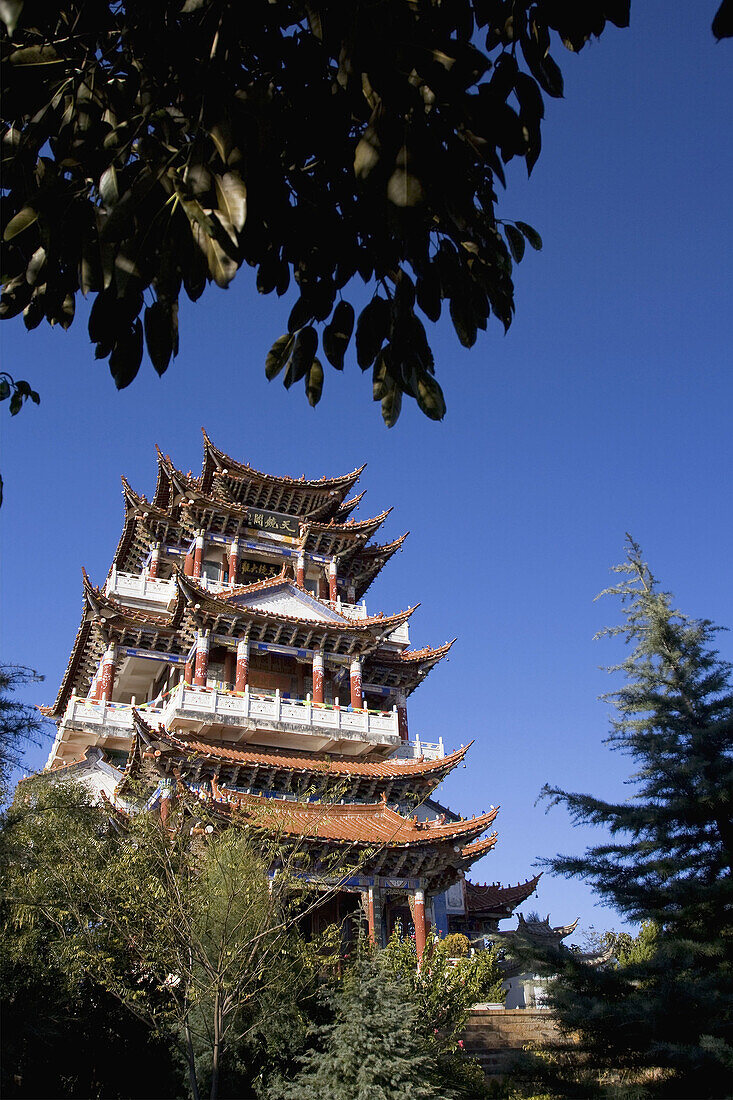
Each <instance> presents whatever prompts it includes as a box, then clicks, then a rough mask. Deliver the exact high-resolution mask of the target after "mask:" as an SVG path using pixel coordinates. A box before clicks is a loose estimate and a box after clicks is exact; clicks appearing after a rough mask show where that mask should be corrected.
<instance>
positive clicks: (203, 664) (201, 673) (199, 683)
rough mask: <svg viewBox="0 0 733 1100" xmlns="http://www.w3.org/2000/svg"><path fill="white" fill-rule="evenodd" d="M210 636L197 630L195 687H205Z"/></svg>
mask: <svg viewBox="0 0 733 1100" xmlns="http://www.w3.org/2000/svg"><path fill="white" fill-rule="evenodd" d="M210 644H211V635H210V634H209V632H208V631H206V632H204V631H203V630H199V632H198V634H197V636H196V665H195V668H194V677H193V682H194V685H195V686H196V687H206V673H207V672H208V670H209V646H210Z"/></svg>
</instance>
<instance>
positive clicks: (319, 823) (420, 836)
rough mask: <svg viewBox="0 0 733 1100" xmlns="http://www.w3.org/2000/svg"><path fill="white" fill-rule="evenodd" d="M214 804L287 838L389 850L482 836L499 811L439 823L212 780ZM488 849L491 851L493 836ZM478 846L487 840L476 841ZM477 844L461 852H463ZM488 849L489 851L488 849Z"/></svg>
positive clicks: (376, 807)
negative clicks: (277, 795) (224, 805)
mask: <svg viewBox="0 0 733 1100" xmlns="http://www.w3.org/2000/svg"><path fill="white" fill-rule="evenodd" d="M211 785H212V791H213V794H214V799H215V801H223V802H226V803H229V804H234V805H236V806H237V807H238V808H239V810H240V811H241V812H242V813H243V814H244V815H245V816H246V817H247V818H249V820H250V821H251V822H252V823H253V824H255V825H258V826H260V827H261V828H265V829H268V830H272V831H278V832H280V833H283V834H286V835H289V836H300V837H306V838H313V839H317V840H320V841H335V842H346V843H354V844H387V845H388V846H389V847H394V846H407V845H424V844H430V845H432V844H435V843H438V842H441V841H446V842H451V841H462V840H465V839H472V838H474V837H477V836H480V835H481V834H482V833H484V832H485V831H486V829H487V828H488V827H489V825H490V824H491V823H492V821H493V820H494V818H495V817H496V815H497V813H498V808H497V809H493V810H490V811H489V813H487V814H481V815H480V816H479V817H475V818H470V819H468V820H461V821H457V822H448V823H445V824H438V823H436V822H427V821H417V820H416V819H415V818H406V817H402V815H401V814H398V813H397V812H396V811H395V810H392V809H390V807H389V806H388V805H387V804H386V802H375V803H367V804H364V803H346V804H344V805H343V806H342V805H331V804H328V803H318V802H294V801H290V800H289V799H282V800H281V799H274V798H272V799H270V798H262V797H260V796H258V795H250V794H241V793H239V792H237V791H231V790H227V789H226V788H224V789H221V790H220V789H219V788H218V787H217V786H216V782H215V780H213V779H212V784H211ZM487 839H488V841H491V843H490V844H489V845H488V847H493V844H494V843H496V837H495V834H494V838H493V840H492V838H491V837H489V838H487ZM480 843H481V844H482V845H484V844H486V842H485V841H484V842H480ZM474 847H475V845H469V846H468V848H464V849H463V851H464V853H466V852H468V850H469V848H474ZM488 847H487V850H488Z"/></svg>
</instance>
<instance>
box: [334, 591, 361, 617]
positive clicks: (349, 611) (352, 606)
mask: <svg viewBox="0 0 733 1100" xmlns="http://www.w3.org/2000/svg"><path fill="white" fill-rule="evenodd" d="M332 606H333V609H334V611H338V613H339V615H344V616H345V617H346V618H347V619H366V617H367V609H366V602H365V601H364V600H362V601H361V603H344V602H343V601H342V600H341V597H340V596H339V597H337V599H336V603H335V604H333V605H332Z"/></svg>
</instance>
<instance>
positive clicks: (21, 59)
mask: <svg viewBox="0 0 733 1100" xmlns="http://www.w3.org/2000/svg"><path fill="white" fill-rule="evenodd" d="M63 61H64V59H63V57H59V55H58V54H57V53H56V50H55V49H54V48H53V46H43V45H40V44H39V45H37V46H23V47H22V49H20V50H13V52H12V53H11V54H10V56H9V57H8V62H9V63H10V64H11V65H23V66H32V65H60V64H63Z"/></svg>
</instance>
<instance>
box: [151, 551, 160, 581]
mask: <svg viewBox="0 0 733 1100" xmlns="http://www.w3.org/2000/svg"><path fill="white" fill-rule="evenodd" d="M159 564H160V543H159V542H154V543H153V545H152V548H151V551H150V568H149V569H148V576H149V577H150V579H151V580H155V578H156V577H157V576H158V566H159Z"/></svg>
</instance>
